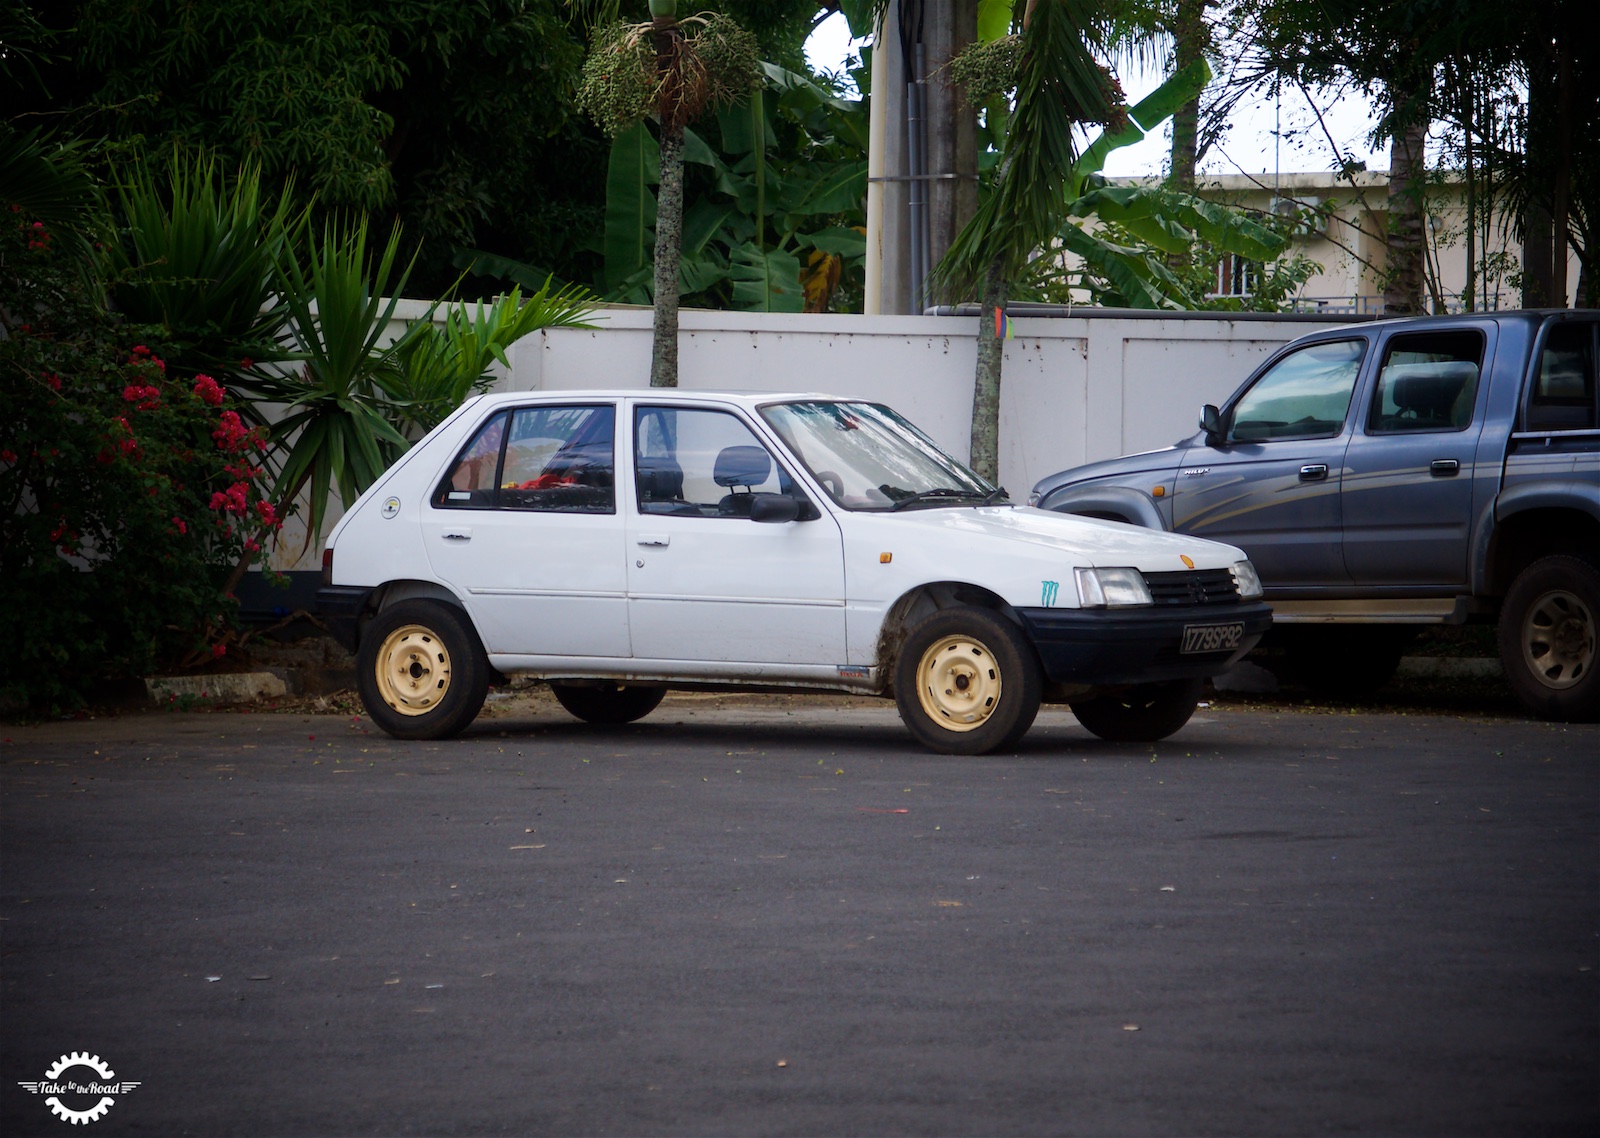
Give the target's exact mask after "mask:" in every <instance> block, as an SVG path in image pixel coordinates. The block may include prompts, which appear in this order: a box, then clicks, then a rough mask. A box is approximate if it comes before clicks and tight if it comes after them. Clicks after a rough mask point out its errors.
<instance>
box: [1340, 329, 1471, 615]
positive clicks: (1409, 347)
mask: <svg viewBox="0 0 1600 1138" xmlns="http://www.w3.org/2000/svg"><path fill="white" fill-rule="evenodd" d="M1493 350H1494V345H1493V343H1492V342H1490V338H1489V336H1488V335H1487V333H1486V331H1485V329H1483V328H1481V327H1457V328H1448V327H1446V328H1430V329H1428V330H1427V331H1422V332H1403V333H1399V334H1396V335H1393V336H1390V337H1389V339H1388V340H1387V341H1386V342H1385V343H1384V344H1383V345H1382V353H1383V354H1382V358H1381V360H1380V363H1379V368H1378V372H1377V379H1376V381H1375V382H1374V383H1373V384H1372V386H1371V390H1370V392H1369V394H1368V396H1367V399H1366V406H1365V408H1364V409H1363V413H1362V414H1361V415H1360V416H1359V422H1358V424H1357V427H1356V430H1355V432H1354V433H1353V435H1352V436H1351V440H1350V449H1349V450H1348V451H1347V452H1346V454H1345V475H1344V482H1343V485H1342V486H1341V488H1340V499H1341V507H1342V509H1343V513H1344V559H1345V568H1346V569H1348V570H1349V572H1350V576H1351V579H1352V580H1353V581H1355V583H1356V584H1358V585H1417V586H1422V585H1440V586H1445V585H1449V586H1464V585H1465V584H1466V581H1467V553H1468V550H1467V546H1468V541H1469V538H1470V536H1471V533H1472V520H1473V516H1474V510H1473V497H1474V489H1475V484H1476V482H1477V481H1478V478H1477V476H1478V470H1477V467H1476V464H1475V458H1476V455H1477V450H1478V436H1479V435H1481V434H1482V433H1483V419H1484V404H1485V403H1486V400H1487V390H1486V388H1487V385H1485V384H1483V383H1481V382H1480V377H1481V375H1482V373H1483V370H1484V363H1485V361H1486V360H1488V359H1490V358H1492V354H1493ZM1485 477H1487V478H1488V479H1489V480H1490V482H1491V485H1489V486H1488V487H1487V488H1485V490H1484V497H1485V500H1487V498H1488V497H1490V496H1492V495H1493V494H1494V491H1495V488H1496V487H1495V486H1494V485H1493V483H1494V482H1497V480H1498V478H1499V469H1498V467H1496V466H1492V465H1491V466H1490V467H1489V469H1488V470H1487V471H1485Z"/></svg>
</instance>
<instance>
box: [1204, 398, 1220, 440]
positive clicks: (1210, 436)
mask: <svg viewBox="0 0 1600 1138" xmlns="http://www.w3.org/2000/svg"><path fill="white" fill-rule="evenodd" d="M1200 429H1201V430H1202V431H1204V432H1205V433H1206V445H1207V446H1220V445H1221V443H1222V434H1223V432H1222V412H1221V411H1218V410H1217V408H1216V404H1214V403H1207V404H1206V405H1205V406H1204V407H1202V408H1201V409H1200Z"/></svg>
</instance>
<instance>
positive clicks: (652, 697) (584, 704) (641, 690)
mask: <svg viewBox="0 0 1600 1138" xmlns="http://www.w3.org/2000/svg"><path fill="white" fill-rule="evenodd" d="M550 691H551V692H552V693H554V695H555V697H556V700H557V702H559V703H560V704H561V706H562V707H564V708H566V709H567V710H568V711H569V712H571V713H572V714H573V715H575V716H577V717H578V718H579V719H581V720H583V721H584V722H585V723H595V724H599V725H601V726H603V727H615V726H619V725H621V724H623V723H632V722H633V721H634V720H635V719H643V718H644V717H645V716H646V715H649V714H650V713H651V712H652V711H654V710H655V709H656V708H657V707H658V706H660V704H661V700H662V699H663V698H664V697H665V696H666V694H667V689H666V688H663V687H635V686H632V685H620V684H614V683H609V682H608V683H602V684H594V685H584V684H561V683H552V684H551V685H550Z"/></svg>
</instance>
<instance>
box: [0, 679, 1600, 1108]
mask: <svg viewBox="0 0 1600 1138" xmlns="http://www.w3.org/2000/svg"><path fill="white" fill-rule="evenodd" d="M496 711H497V716H496V717H495V718H486V719H482V720H480V721H479V723H478V725H477V727H476V728H475V730H474V732H473V733H472V734H471V735H469V736H468V737H467V738H465V739H462V740H459V741H455V742H450V743H444V744H406V743H398V742H395V741H393V740H389V739H387V738H386V737H383V736H381V735H379V734H377V733H376V731H375V729H373V728H371V727H370V725H369V724H368V723H367V722H365V721H364V720H357V719H352V718H351V717H350V716H348V715H346V716H303V715H263V714H253V715H246V714H152V715H145V716H138V717H131V718H122V719H114V720H103V719H102V720H94V721H87V722H77V723H60V724H47V725H43V726H38V727H24V726H10V727H0V734H3V735H5V736H6V738H5V739H4V742H3V743H0V806H3V810H4V824H3V830H0V843H3V845H0V853H3V858H4V860H3V865H0V870H3V882H0V938H3V939H0V945H3V961H0V963H3V981H0V985H3V986H0V998H3V1005H0V1012H3V1017H4V1018H3V1028H0V1084H3V1085H0V1127H3V1129H4V1132H5V1133H6V1134H7V1135H13V1136H19V1135H30V1134H65V1133H84V1134H107V1135H110V1134H159V1135H168V1134H204V1135H232V1134H240V1135H280V1134H281V1135H299V1134H326V1135H346V1134H352V1135H353V1134H553V1135H564V1134H575V1135H613V1134H615V1135H658V1134H659V1135H679V1134H690V1135H745V1134H750V1135H768V1134H801V1135H808V1134H852V1135H853V1134H863V1135H878V1134H937V1135H946V1134H949V1135H958V1134H975V1135H977V1134H983V1135H988V1134H1051V1135H1055V1134H1085V1135H1120V1134H1130V1135H1147V1134H1163V1135H1164V1134H1173V1135H1205V1134H1229V1135H1231V1134H1262V1135H1292V1134H1315V1135H1322V1134H1381V1135H1412V1134H1417V1135H1421V1134H1436V1135H1473V1134H1538V1135H1559V1134H1574V1135H1577V1134H1581V1135H1585V1136H1587V1135H1590V1134H1593V1133H1595V1132H1597V1130H1600V971H1597V968H1600V939H1597V936H1600V728H1596V727H1581V728H1580V727H1563V726H1559V725H1545V724H1536V723H1528V722H1518V721H1509V720H1497V719H1472V718H1468V719H1462V718H1449V717H1428V716H1420V715H1387V716H1371V715H1348V714H1344V715H1331V714H1321V715H1317V714H1303V713H1295V712H1284V713H1270V712H1239V711H1216V710H1208V711H1202V712H1201V713H1200V715H1199V716H1198V717H1197V718H1196V720H1195V721H1194V722H1193V723H1191V725H1190V726H1189V727H1188V728H1186V729H1185V730H1184V731H1183V732H1181V733H1180V734H1179V735H1177V736H1175V737H1174V738H1173V739H1170V740H1168V741H1167V742H1165V743H1162V744H1159V745H1156V746H1153V747H1152V746H1128V745H1123V746H1118V745H1113V744H1108V743H1103V742H1099V741H1097V740H1095V739H1093V738H1092V737H1091V736H1089V735H1088V734H1087V733H1086V732H1084V731H1083V730H1082V729H1080V728H1079V727H1077V726H1076V724H1075V723H1074V722H1073V721H1072V720H1071V718H1070V717H1069V716H1067V715H1066V714H1065V713H1064V712H1047V713H1046V714H1045V715H1044V716H1042V717H1041V722H1040V726H1039V727H1037V728H1036V729H1035V730H1034V732H1033V733H1032V734H1031V735H1030V736H1029V737H1028V738H1027V739H1026V740H1025V741H1024V744H1023V749H1022V750H1021V752H1020V753H1019V754H1016V755H1014V756H1012V755H1007V756H992V757H988V758H984V759H957V758H938V757H934V756H929V755H926V754H923V753H921V752H919V751H918V750H916V749H915V747H914V746H913V745H912V743H911V742H910V739H909V737H908V736H907V735H906V734H905V733H904V732H903V730H902V729H901V728H900V727H899V726H898V725H897V723H896V721H895V718H894V715H893V711H892V709H889V708H886V707H881V706H878V705H871V704H867V705H863V706H862V708H861V709H838V708H834V707H830V706H823V707H820V708H814V707H810V706H807V705H804V704H799V703H797V704H794V705H793V706H782V705H767V704H763V705H750V706H731V707H721V706H720V705H718V704H717V703H716V702H715V701H711V700H704V699H701V700H695V699H676V698H675V699H673V700H670V701H669V702H668V703H667V704H665V705H663V707H662V708H661V710H660V711H658V712H657V713H656V714H655V715H654V716H652V717H651V718H650V719H648V720H646V721H645V722H644V723H642V724H639V725H636V726H634V727H630V728H625V729H618V730H596V729H592V728H586V727H583V726H581V725H579V724H577V723H575V722H574V721H572V720H570V719H568V718H567V717H566V716H565V715H564V714H563V713H561V712H560V711H559V710H557V709H555V708H554V707H553V706H552V705H550V704H548V703H545V702H529V701H527V700H523V701H520V702H516V703H513V704H501V705H498V706H497V708H496ZM74 1053H83V1054H82V1055H80V1056H76V1058H77V1059H78V1060H79V1061H78V1062H77V1063H76V1064H75V1065H73V1064H69V1065H68V1066H67V1067H66V1068H65V1072H66V1073H65V1074H61V1073H59V1072H58V1075H57V1077H56V1078H57V1082H58V1083H60V1082H62V1081H67V1082H69V1083H71V1082H72V1081H73V1080H81V1081H78V1082H77V1083H76V1085H77V1086H78V1087H82V1086H84V1085H85V1084H87V1083H92V1082H96V1081H99V1080H98V1079H97V1076H96V1075H95V1074H94V1072H93V1071H91V1070H90V1069H89V1068H87V1067H86V1066H84V1064H83V1062H82V1060H83V1059H84V1058H85V1057H86V1056H96V1057H98V1058H99V1059H100V1060H102V1061H103V1063H104V1065H105V1067H106V1068H107V1069H108V1070H112V1071H113V1072H114V1076H115V1078H114V1080H113V1084H114V1087H115V1090H116V1092H117V1093H116V1094H114V1095H109V1096H108V1095H104V1094H101V1093H100V1092H97V1091H92V1092H90V1093H88V1094H87V1095H86V1094H84V1093H81V1091H76V1090H73V1089H71V1087H70V1086H68V1087H66V1088H64V1089H62V1090H61V1093H59V1094H57V1095H56V1096H55V1097H56V1100H57V1103H58V1104H60V1106H61V1108H62V1109H63V1110H77V1111H88V1110H91V1109H93V1108H94V1107H95V1106H96V1105H97V1104H98V1103H99V1101H100V1100H101V1099H102V1098H105V1097H110V1098H111V1100H112V1101H111V1103H110V1105H109V1106H108V1107H107V1109H106V1110H105V1112H104V1114H103V1116H101V1117H100V1118H99V1119H98V1120H97V1121H94V1122H92V1123H85V1124H83V1125H73V1124H70V1123H69V1122H65V1121H60V1120H58V1119H57V1118H56V1117H54V1116H53V1115H52V1113H51V1107H50V1106H49V1105H48V1103H47V1101H46V1100H47V1098H48V1097H50V1096H49V1094H48V1091H49V1088H48V1087H37V1086H34V1087H28V1086H20V1085H19V1083H24V1082H26V1083H31V1084H39V1083H41V1082H48V1081H49V1080H48V1079H47V1072H48V1071H50V1070H51V1069H53V1068H54V1067H55V1066H56V1064H57V1063H58V1061H59V1060H60V1059H62V1057H64V1056H65V1057H68V1058H69V1059H72V1058H74ZM124 1081H128V1082H137V1083H138V1085H137V1086H136V1087H132V1088H126V1087H124V1086H122V1083H123V1082H124Z"/></svg>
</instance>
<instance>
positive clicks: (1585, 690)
mask: <svg viewBox="0 0 1600 1138" xmlns="http://www.w3.org/2000/svg"><path fill="white" fill-rule="evenodd" d="M1597 640H1600V570H1597V569H1596V568H1595V567H1594V566H1593V565H1590V564H1589V563H1588V562H1586V561H1583V560H1580V559H1579V558H1576V557H1567V556H1557V557H1545V558H1541V559H1540V560H1538V561H1535V562H1534V563H1533V564H1532V565H1530V566H1528V567H1527V568H1526V569H1524V570H1523V571H1522V572H1521V573H1520V574H1518V576H1517V579H1516V580H1515V581H1513V582H1512V583H1511V589H1510V591H1509V592H1507V593H1506V600H1505V605H1504V607H1503V608H1502V609H1501V611H1500V662H1501V664H1502V665H1503V666H1504V667H1505V670H1506V679H1507V680H1509V681H1510V683H1511V690H1512V691H1514V692H1516V694H1517V698H1518V699H1520V700H1521V701H1522V702H1523V704H1524V706H1526V707H1527V708H1528V710H1530V711H1532V712H1533V713H1534V714H1535V715H1539V716H1542V717H1543V718H1545V719H1557V720H1565V721H1567V722H1576V723H1587V722H1591V721H1593V720H1596V719H1600V648H1597Z"/></svg>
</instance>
